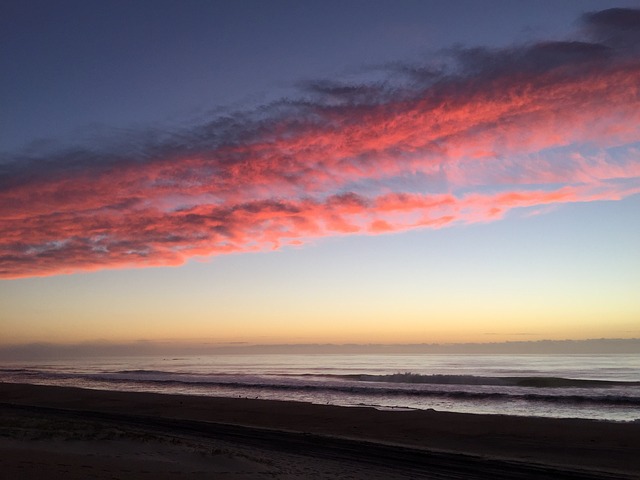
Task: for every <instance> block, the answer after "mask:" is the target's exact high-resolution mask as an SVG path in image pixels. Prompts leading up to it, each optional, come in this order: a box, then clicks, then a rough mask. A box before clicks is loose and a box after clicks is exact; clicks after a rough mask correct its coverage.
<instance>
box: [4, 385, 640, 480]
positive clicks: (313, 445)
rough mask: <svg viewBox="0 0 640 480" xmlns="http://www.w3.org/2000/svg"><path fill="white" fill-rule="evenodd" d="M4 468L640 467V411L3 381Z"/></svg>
mask: <svg viewBox="0 0 640 480" xmlns="http://www.w3.org/2000/svg"><path fill="white" fill-rule="evenodd" d="M5 478H6V479H20V478H24V479H30V478H34V479H35V478H49V479H55V478H65V479H74V478H78V479H80V478H82V479H85V478H99V479H107V478H108V479H111V478H154V479H164V478H167V479H174V478H215V479H243V480H244V479H263V478H264V479H266V478H271V479H274V478H275V479H296V478H317V479H338V478H352V479H367V480H377V479H390V480H391V479H409V478H425V479H429V478H433V479H435V478H438V479H447V478H448V479H457V478H465V479H473V478H476V479H489V478H491V479H500V478H504V479H507V478H521V479H532V478H549V479H562V478H565V479H569V478H574V479H578V478H583V479H590V478H593V479H605V478H606V479H614V478H615V479H625V478H640V423H638V422H636V423H611V422H597V421H587V420H573V419H566V420H563V419H543V418H523V417H508V416H498V415H470V414H456V413H444V412H434V411H392V412H390V411H378V410H375V409H371V408H347V407H335V406H328V405H312V404H306V403H294V402H277V401H266V400H251V399H243V398H211V397H193V396H179V395H159V394H149V393H133V392H107V391H98V390H81V389H73V388H62V387H48V386H35V385H18V384H0V479H5Z"/></svg>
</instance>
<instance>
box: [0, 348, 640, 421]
mask: <svg viewBox="0 0 640 480" xmlns="http://www.w3.org/2000/svg"><path fill="white" fill-rule="evenodd" d="M0 382H14V383H31V384H41V385H63V386H72V387H82V388H93V389H102V390H120V391H140V392H157V393H171V394H189V395H207V396H220V397H249V398H261V399H275V400H293V401H299V402H312V403H318V404H332V405H342V406H354V407H356V406H369V407H374V408H378V409H385V410H394V409H397V410H405V409H422V410H426V409H435V410H440V411H449V412H467V413H483V414H508V415H523V416H538V417H556V418H561V417H562V418H588V419H598V420H609V421H619V422H632V421H640V356H638V355H588V356H587V355H433V354H428V355H426V354H425V355H402V354H388V355H379V354H378V355H363V354H352V355H326V354H317V355H289V354H286V355H285V354H282V355H277V354H269V355H210V356H206V355H198V356H179V357H178V356H176V357H123V358H92V359H86V358H85V359H81V360H78V359H76V360H73V359H69V360H56V361H48V362H42V361H40V362H25V361H21V362H17V361H14V362H3V364H2V366H1V367H0Z"/></svg>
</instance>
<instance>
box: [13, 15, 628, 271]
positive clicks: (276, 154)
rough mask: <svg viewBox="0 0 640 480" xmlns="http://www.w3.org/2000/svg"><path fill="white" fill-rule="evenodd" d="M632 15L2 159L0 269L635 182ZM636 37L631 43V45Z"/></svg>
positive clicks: (390, 221) (423, 221) (522, 203)
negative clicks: (170, 127)
mask: <svg viewBox="0 0 640 480" xmlns="http://www.w3.org/2000/svg"><path fill="white" fill-rule="evenodd" d="M639 17H640V10H621V9H612V10H605V11H603V12H595V13H590V14H586V15H585V16H583V26H584V28H583V38H578V39H575V40H573V41H562V42H553V41H549V42H544V43H538V44H535V45H521V46H515V47H510V48H506V49H487V48H482V47H475V48H457V49H453V50H451V51H450V52H449V57H448V61H447V62H445V64H444V66H443V67H441V68H439V69H434V68H431V67H430V66H424V65H402V66H399V65H397V64H396V65H394V66H392V67H389V69H388V79H387V80H385V81H379V80H378V81H375V82H371V83H370V84H367V83H365V82H361V83H354V84H350V83H348V82H345V81H335V80H331V81H329V80H319V81H315V82H308V83H306V84H304V85H303V87H302V90H301V93H300V96H299V98H297V99H283V100H282V101H279V102H276V103H273V104H270V105H265V106H263V107H262V108H258V109H255V110H254V111H249V112H237V113H226V114H225V115H224V116H221V117H218V118H216V119H214V120H212V121H211V122H210V123H207V124H204V125H199V126H195V127H191V128H177V129H176V130H175V131H171V132H135V133H132V134H129V135H127V137H126V139H125V138H123V139H122V140H120V141H118V142H115V141H114V142H112V143H111V144H107V145H106V146H105V145H102V146H100V147H94V148H78V149H75V150H72V149H69V150H66V151H59V152H53V153H52V152H48V153H41V154H39V155H33V154H31V155H29V156H27V155H22V156H20V155H14V156H13V157H12V158H8V159H6V161H4V162H3V163H0V219H2V222H0V277H3V278H16V277H25V276H41V275H55V274H61V273H72V272H77V271H91V270H99V269H104V268H125V267H126V268H133V267H145V266H161V265H181V264H183V263H184V262H186V261H187V260H189V259H190V258H194V257H209V256H211V255H220V254H225V253H230V252H250V251H261V250H265V249H274V248H280V247H282V246H285V245H302V244H304V243H305V242H307V241H309V240H310V239H314V238H319V237H325V236H335V235H351V234H367V235H373V234H381V233H389V232H401V231H405V230H410V229H416V228H442V227H445V226H449V225H456V224H470V223H474V222H487V221H494V220H498V219H501V218H503V217H504V216H505V215H507V214H509V213H510V212H513V211H517V210H518V209H532V210H535V211H536V212H541V211H542V209H543V208H548V207H550V206H554V205H559V204H563V203H570V202H591V201H602V200H619V199H622V198H625V197H627V196H629V195H634V194H637V193H639V192H640V182H638V180H639V179H640V161H639V159H638V153H639V150H638V146H639V144H640V92H639V90H640V89H639V87H638V86H639V85H640V55H638V52H637V51H636V50H635V47H634V46H633V45H635V44H636V43H637V42H635V39H637V38H638V34H639V32H640V21H638V18H639ZM634 42H635V43H634Z"/></svg>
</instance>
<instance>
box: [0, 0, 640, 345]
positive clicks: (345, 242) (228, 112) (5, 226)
mask: <svg viewBox="0 0 640 480" xmlns="http://www.w3.org/2000/svg"><path fill="white" fill-rule="evenodd" d="M0 45H2V47H1V48H0V71H2V72H3V74H2V75H1V76H0V105H2V113H0V346H1V345H4V346H8V345H20V344H30V343H41V342H49V343H59V344H73V343H83V342H110V343H127V342H139V341H149V342H164V343H167V342H168V343H171V342H176V343H180V342H182V343H192V344H203V345H204V344H206V345H244V344H267V345H268V344H306V343H336V344H341V343H357V344H368V343H382V344H391V343H394V344H407V343H491V342H505V341H518V342H522V341H540V340H564V339H570V340H581V339H597V338H619V339H631V338H638V337H640V297H639V296H638V292H640V247H639V245H640V157H639V155H640V91H639V86H640V2H638V1H622V0H621V1H620V2H616V3H615V4H612V2H611V1H596V0H580V1H563V2H556V1H536V2H512V1H498V0H491V1H484V2H476V1H451V0H447V1H436V0H434V1H408V0H405V1H393V2H391V1H356V0H351V1H347V2H344V1H327V0H323V1H307V2H298V1H271V2H263V1H244V0H243V1H238V2H230V1H229V2H215V1H210V2H204V1H189V0H182V1H166V0H158V1H154V2H143V1H133V2H132V1H119V0H114V1H110V2H102V1H86V0H85V1H64V0H61V1H56V2H50V1H39V0H33V1H30V2H22V1H16V0H4V1H3V2H2V3H1V4H0Z"/></svg>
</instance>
